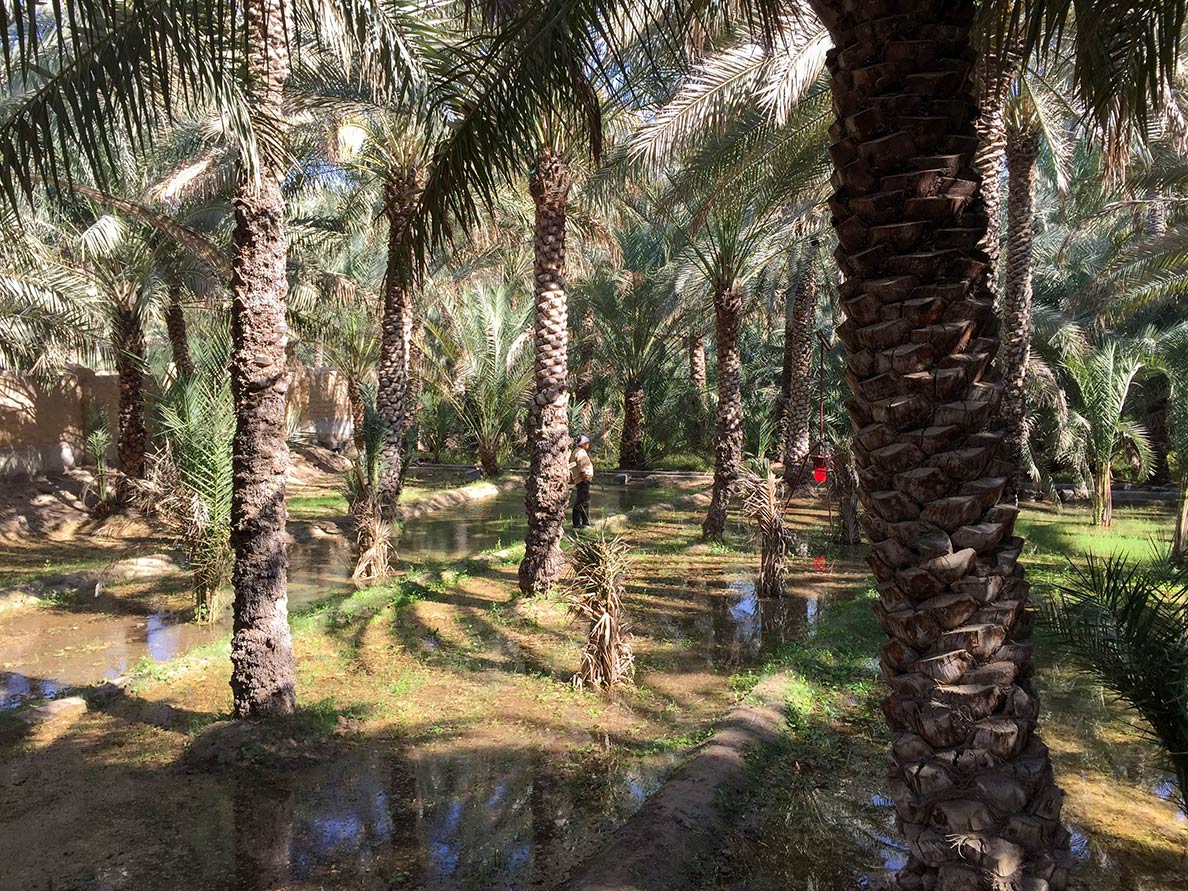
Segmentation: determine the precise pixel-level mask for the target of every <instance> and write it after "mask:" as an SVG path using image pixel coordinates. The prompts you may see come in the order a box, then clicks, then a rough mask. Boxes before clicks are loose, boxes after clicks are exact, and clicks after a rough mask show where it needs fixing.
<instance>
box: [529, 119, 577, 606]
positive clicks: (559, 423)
mask: <svg viewBox="0 0 1188 891" xmlns="http://www.w3.org/2000/svg"><path fill="white" fill-rule="evenodd" d="M572 186H573V178H572V174H571V173H570V170H569V164H568V162H567V161H566V160H565V158H564V157H563V156H562V155H560V154H558V153H557V152H556V151H555V150H554V149H552V148H551V147H549V146H548V144H547V143H546V144H545V145H544V146H542V148H541V149H540V151H539V152H538V154H537V157H536V166H535V169H534V170H533V171H532V174H531V177H530V179H529V184H528V190H529V192H530V193H531V194H532V201H533V203H534V204H535V206H536V226H535V230H536V231H535V235H534V238H533V246H534V248H535V264H534V276H533V280H534V294H535V298H534V319H535V322H534V325H533V341H534V343H535V346H536V361H535V366H534V369H535V370H534V387H533V395H532V409H531V421H530V426H529V432H528V447H529V452H530V457H529V460H530V461H531V466H530V468H529V471H528V481H527V486H526V489H525V495H524V503H525V506H526V508H527V511H528V527H527V530H526V532H525V534H524V559H523V560H522V561H520V569H519V578H520V590H521V591H523V592H524V593H525V594H530V593H533V594H534V593H543V592H545V591H548V590H549V589H550V588H552V586H553V584H554V583H555V582H556V580H557V578H558V577H559V576H560V574H561V569H562V560H561V549H560V544H561V531H562V530H561V523H562V520H563V518H564V516H565V507H566V504H567V502H568V500H569V450H570V439H569V387H568V379H569V305H568V301H567V298H566V293H565V204H566V201H567V199H568V197H569V190H570V188H571V187H572Z"/></svg>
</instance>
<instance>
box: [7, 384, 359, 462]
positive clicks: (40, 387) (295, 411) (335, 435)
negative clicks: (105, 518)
mask: <svg viewBox="0 0 1188 891" xmlns="http://www.w3.org/2000/svg"><path fill="white" fill-rule="evenodd" d="M99 404H106V405H107V417H108V420H109V422H110V423H111V425H112V428H113V430H112V432H113V436H114V432H115V431H114V427H115V423H116V418H117V414H118V405H119V381H118V379H117V377H116V375H115V374H110V373H102V374H96V373H95V372H92V371H88V370H81V371H79V372H77V373H75V374H71V375H69V376H67V377H65V378H63V379H62V380H61V381H57V382H46V381H40V380H37V379H35V378H32V377H30V376H28V375H25V374H21V373H17V372H10V371H0V477H13V476H25V475H34V474H39V473H55V472H61V471H63V470H69V469H70V468H73V467H77V466H79V465H80V464H81V463H82V460H83V448H82V429H83V425H84V423H85V419H86V417H87V414H88V413H89V411H90V407H91V406H95V405H99ZM289 418H290V427H291V428H292V429H294V431H295V432H297V433H299V434H301V435H303V436H308V437H310V438H312V439H314V440H315V441H317V442H319V443H321V444H322V445H325V446H330V447H331V448H339V447H341V446H342V445H344V444H345V443H346V442H347V441H348V440H349V439H350V436H351V411H350V404H349V402H348V400H347V388H346V383H345V381H343V380H342V379H341V378H340V377H339V376H338V375H337V374H335V372H334V371H333V370H331V369H329V368H319V369H308V368H305V367H303V366H298V367H297V368H296V369H295V370H294V372H293V377H292V382H291V384H290V387H289ZM109 459H110V460H112V461H113V462H114V460H115V449H114V447H113V449H112V452H111V454H110V455H109Z"/></svg>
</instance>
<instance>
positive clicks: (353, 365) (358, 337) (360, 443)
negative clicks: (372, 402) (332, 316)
mask: <svg viewBox="0 0 1188 891" xmlns="http://www.w3.org/2000/svg"><path fill="white" fill-rule="evenodd" d="M377 327H378V326H377V325H376V323H375V319H374V318H372V316H371V313H370V311H369V310H368V309H367V308H364V307H359V306H355V307H352V308H350V309H348V310H346V311H345V312H340V313H339V314H338V324H337V325H335V326H332V327H330V328H329V329H328V330H327V331H326V333H325V338H326V339H325V341H324V348H325V356H326V361H327V363H328V364H329V365H330V367H331V368H333V369H334V370H335V371H336V372H338V374H339V375H340V376H341V377H342V380H343V381H344V382H345V383H346V387H347V400H348V401H349V402H350V405H351V422H352V437H353V439H354V442H355V450H356V451H357V452H359V453H360V454H362V452H363V447H364V433H365V431H364V428H365V427H366V426H367V419H366V400H365V399H364V390H365V388H366V387H367V386H368V385H370V384H371V383H372V381H373V378H374V376H375V370H376V366H377V365H378V364H379V357H380V337H379V336H378V335H379V332H378V331H377V330H376V329H377ZM384 424H385V425H386V424H387V421H386V420H385V421H384ZM373 426H374V425H373ZM376 429H378V430H379V435H380V437H381V438H385V437H384V430H383V428H382V427H379V428H376ZM377 461H378V457H377ZM381 477H382V470H381Z"/></svg>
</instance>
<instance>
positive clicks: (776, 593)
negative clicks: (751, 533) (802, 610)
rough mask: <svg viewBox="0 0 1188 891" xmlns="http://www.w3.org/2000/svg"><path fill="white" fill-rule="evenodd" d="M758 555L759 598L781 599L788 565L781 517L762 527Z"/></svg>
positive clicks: (786, 538) (786, 541)
mask: <svg viewBox="0 0 1188 891" xmlns="http://www.w3.org/2000/svg"><path fill="white" fill-rule="evenodd" d="M759 555H760V563H759V596H760V597H783V596H784V573H785V569H786V567H787V565H788V536H787V533H786V532H785V531H784V521H783V518H782V517H779V516H776V517H773V518H772V519H771V521H770V522H769V523H767V524H766V525H765V526H764V527H763V529H762V532H761V536H760V542H759Z"/></svg>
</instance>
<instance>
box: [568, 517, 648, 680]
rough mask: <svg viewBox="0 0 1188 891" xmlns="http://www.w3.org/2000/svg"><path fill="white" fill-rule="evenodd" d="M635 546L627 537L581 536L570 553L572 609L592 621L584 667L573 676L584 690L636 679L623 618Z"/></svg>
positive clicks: (628, 633) (582, 662) (583, 653)
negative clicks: (626, 587)
mask: <svg viewBox="0 0 1188 891" xmlns="http://www.w3.org/2000/svg"><path fill="white" fill-rule="evenodd" d="M630 552H631V546H630V545H629V544H627V542H625V541H623V539H621V538H612V539H607V538H605V537H604V536H601V535H600V536H598V537H597V538H595V537H593V536H591V537H589V538H580V539H577V540H576V541H574V543H573V547H572V548H571V549H570V551H569V554H568V559H569V564H570V566H571V567H573V576H574V577H573V580H572V582H571V583H570V585H569V591H568V593H567V596H566V600H567V601H568V603H569V609H570V612H571V613H572V614H573V615H574V616H575V617H576V616H580V617H582V618H584V619H587V620H588V621H589V622H590V631H589V634H588V635H587V637H586V645H585V646H584V647H583V648H582V661H581V668H580V669H579V670H578V673H577V674H575V675H574V676H573V683H574V686H576V687H578V688H579V689H581V688H585V687H593V688H595V689H599V690H613V689H614V688H616V687H619V686H621V685H623V684H629V683H631V676H632V673H633V672H634V669H635V660H634V658H633V657H632V655H631V634H630V631H629V629H628V626H627V624H626V622H625V621H624V618H623V584H624V581H625V579H626V576H627V570H628V569H629V568H630V562H631V561H630V558H629V554H630Z"/></svg>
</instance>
